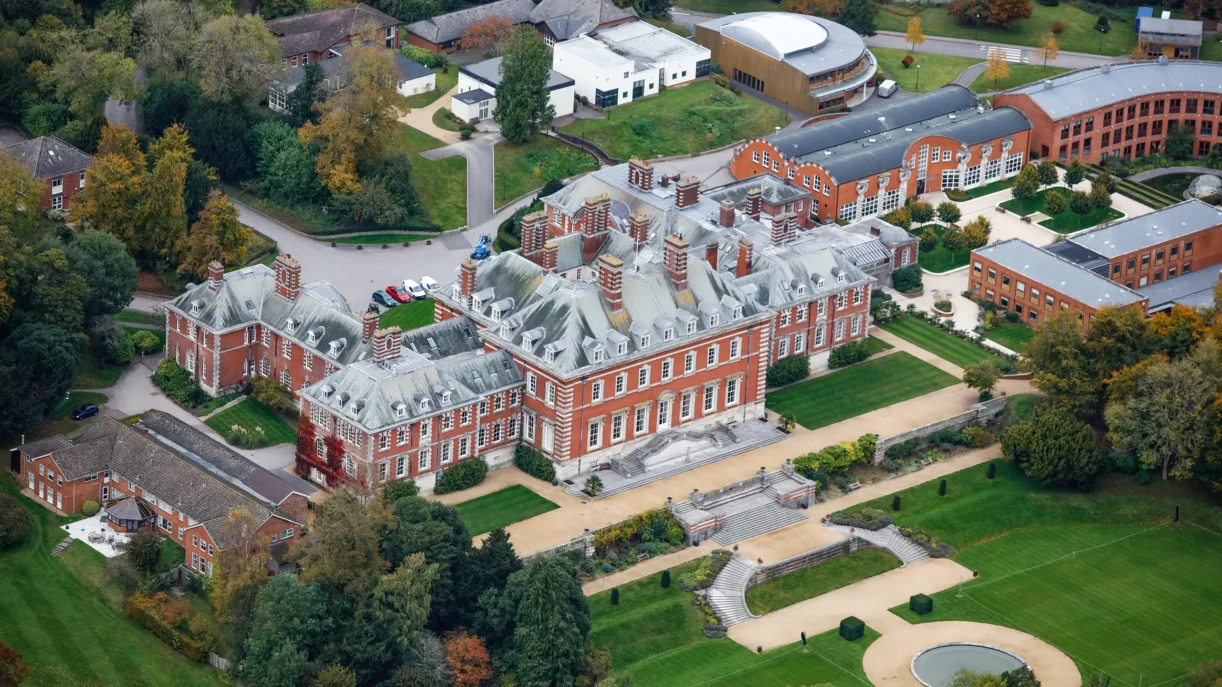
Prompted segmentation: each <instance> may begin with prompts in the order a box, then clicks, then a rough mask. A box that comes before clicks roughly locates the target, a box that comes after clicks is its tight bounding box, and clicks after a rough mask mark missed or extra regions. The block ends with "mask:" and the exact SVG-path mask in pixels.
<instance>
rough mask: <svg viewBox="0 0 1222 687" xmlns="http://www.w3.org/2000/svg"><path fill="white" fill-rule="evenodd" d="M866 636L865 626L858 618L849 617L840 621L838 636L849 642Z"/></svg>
mask: <svg viewBox="0 0 1222 687" xmlns="http://www.w3.org/2000/svg"><path fill="white" fill-rule="evenodd" d="M865 634H866V624H865V623H863V622H861V619H860V618H857V617H854V616H849V617H847V618H845V619H844V620H841V621H840V636H841V637H844V638H845V639H847V640H849V641H850V642H851V641H853V640H856V639H861V638H862V637H864V636H865Z"/></svg>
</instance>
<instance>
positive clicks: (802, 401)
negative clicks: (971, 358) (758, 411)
mask: <svg viewBox="0 0 1222 687" xmlns="http://www.w3.org/2000/svg"><path fill="white" fill-rule="evenodd" d="M958 383H959V380H958V379H955V378H954V377H953V376H952V375H949V374H947V373H946V372H943V371H942V370H939V369H938V368H936V367H934V366H933V365H930V364H929V363H926V362H924V361H922V360H920V359H918V358H916V357H915V356H913V355H912V354H910V353H907V352H905V351H900V352H898V353H891V354H889V355H886V356H883V357H881V358H878V359H876V360H867V361H865V362H864V363H858V364H857V365H853V366H852V367H849V368H846V369H843V370H840V371H838V372H833V373H832V374H829V375H824V376H822V377H816V378H815V379H811V380H807V381H805V382H801V383H799V384H793V385H791V386H787V387H785V388H783V389H779V390H777V391H773V392H770V393H769V394H768V399H767V404H766V405H767V408H768V410H771V411H773V412H776V413H784V412H787V411H788V412H792V413H793V414H794V415H795V416H796V417H797V418H798V424H800V425H802V426H803V427H805V428H807V429H818V428H819V427H824V426H826V425H830V424H833V423H836V422H840V421H841V420H847V419H849V418H851V417H857V416H858V415H861V414H862V413H868V412H870V411H871V410H877V409H879V408H885V407H887V406H889V405H892V404H894V403H899V402H900V401H906V400H908V399H910V398H915V397H917V396H923V395H925V394H927V393H930V392H931V391H937V390H938V389H942V388H945V387H948V386H953V385H955V384H958Z"/></svg>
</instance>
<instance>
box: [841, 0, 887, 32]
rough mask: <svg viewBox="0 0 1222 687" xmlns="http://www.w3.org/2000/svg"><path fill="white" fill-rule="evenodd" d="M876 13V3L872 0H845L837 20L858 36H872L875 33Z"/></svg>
mask: <svg viewBox="0 0 1222 687" xmlns="http://www.w3.org/2000/svg"><path fill="white" fill-rule="evenodd" d="M877 15H878V4H877V3H876V2H874V0H845V3H844V9H843V10H841V11H840V18H839V20H838V21H839V22H840V23H841V24H844V25H845V26H847V27H849V29H850V30H852V31H853V32H854V33H856V34H858V35H859V36H873V35H874V34H875V33H877V26H876V24H875V23H874V22H875V17H876V16H877Z"/></svg>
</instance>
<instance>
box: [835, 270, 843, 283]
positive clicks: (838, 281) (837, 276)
mask: <svg viewBox="0 0 1222 687" xmlns="http://www.w3.org/2000/svg"><path fill="white" fill-rule="evenodd" d="M836 283H837V284H843V283H844V273H843V272H841V273H840V274H838V275H836Z"/></svg>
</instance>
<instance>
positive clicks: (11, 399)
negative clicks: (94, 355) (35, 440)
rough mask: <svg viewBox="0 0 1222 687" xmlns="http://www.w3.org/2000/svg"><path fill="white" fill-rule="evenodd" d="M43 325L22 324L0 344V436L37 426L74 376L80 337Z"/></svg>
mask: <svg viewBox="0 0 1222 687" xmlns="http://www.w3.org/2000/svg"><path fill="white" fill-rule="evenodd" d="M73 334H74V333H73V332H65V331H64V330H62V329H60V328H59V327H56V326H54V325H50V324H45V323H32V324H24V325H21V326H19V327H17V328H16V329H14V330H13V331H11V332H10V333H9V335H8V336H7V337H5V339H4V341H3V342H2V343H0V379H4V380H5V384H3V385H0V434H4V435H7V436H14V435H17V434H20V433H21V432H23V431H26V430H28V429H29V428H31V427H33V426H34V425H36V424H38V423H39V422H41V421H42V420H43V418H45V417H46V416H47V415H49V414H50V413H51V411H52V410H54V409H55V407H56V406H57V405H59V402H60V401H61V400H62V399H63V398H64V395H65V394H67V393H68V389H69V388H71V386H72V381H73V379H74V378H75V377H76V364H77V345H78V344H79V343H80V338H79V337H77V336H73Z"/></svg>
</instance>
